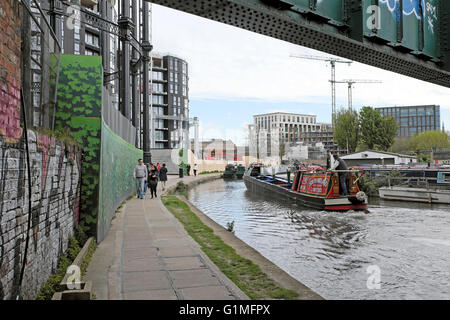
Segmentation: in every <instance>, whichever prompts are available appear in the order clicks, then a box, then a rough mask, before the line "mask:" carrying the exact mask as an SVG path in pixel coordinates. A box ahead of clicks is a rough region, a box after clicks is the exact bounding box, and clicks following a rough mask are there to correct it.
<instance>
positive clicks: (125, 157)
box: [55, 55, 143, 241]
mask: <svg viewBox="0 0 450 320" xmlns="http://www.w3.org/2000/svg"><path fill="white" fill-rule="evenodd" d="M102 86H103V73H102V60H101V58H100V57H92V56H76V55H62V56H61V64H60V78H59V85H58V108H57V110H56V115H55V126H56V129H58V128H69V129H70V131H71V133H72V135H73V137H74V138H75V139H76V140H77V142H78V143H79V145H80V146H81V148H82V150H83V158H82V166H81V199H80V226H81V227H82V228H83V230H84V231H85V232H86V233H87V234H88V235H90V236H97V240H99V241H101V240H102V239H103V238H104V237H105V235H106V234H107V232H108V230H109V227H110V224H111V220H112V218H113V217H114V215H115V212H116V209H117V208H118V207H119V205H120V204H121V202H122V201H123V200H125V199H127V198H128V197H129V196H130V195H132V194H133V193H134V191H135V184H134V179H133V169H134V166H135V165H136V163H137V159H139V158H142V157H143V154H142V150H139V149H136V148H135V147H134V146H133V145H131V144H129V143H127V142H126V141H124V140H123V139H122V138H120V137H119V136H117V135H116V134H114V133H113V132H112V131H111V129H110V128H109V127H108V126H107V124H106V123H105V122H104V121H103V120H102V114H101V112H102Z"/></svg>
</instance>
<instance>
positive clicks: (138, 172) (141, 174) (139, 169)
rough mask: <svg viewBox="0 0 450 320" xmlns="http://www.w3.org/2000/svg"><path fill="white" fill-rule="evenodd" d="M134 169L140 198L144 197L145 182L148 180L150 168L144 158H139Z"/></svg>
mask: <svg viewBox="0 0 450 320" xmlns="http://www.w3.org/2000/svg"><path fill="white" fill-rule="evenodd" d="M138 162H139V164H138V165H136V167H135V168H134V171H133V178H134V180H135V181H136V193H137V197H138V198H139V199H144V182H145V181H146V180H147V176H148V170H147V166H146V165H144V162H143V160H142V159H139V160H138Z"/></svg>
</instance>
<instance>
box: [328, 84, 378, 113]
mask: <svg viewBox="0 0 450 320" xmlns="http://www.w3.org/2000/svg"><path fill="white" fill-rule="evenodd" d="M330 82H331V81H330ZM334 83H346V84H347V85H348V109H349V110H351V109H352V108H353V93H352V91H353V85H354V84H355V83H383V81H380V80H353V79H345V80H341V81H334Z"/></svg>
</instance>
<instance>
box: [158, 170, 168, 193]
mask: <svg viewBox="0 0 450 320" xmlns="http://www.w3.org/2000/svg"><path fill="white" fill-rule="evenodd" d="M159 181H161V185H162V191H164V190H165V189H166V182H167V167H166V164H165V163H163V165H162V167H161V169H160V170H159Z"/></svg>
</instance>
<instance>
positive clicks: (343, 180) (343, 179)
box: [331, 153, 348, 196]
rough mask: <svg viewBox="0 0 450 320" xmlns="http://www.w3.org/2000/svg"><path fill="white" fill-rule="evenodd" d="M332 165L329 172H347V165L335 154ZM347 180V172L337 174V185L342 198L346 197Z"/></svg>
mask: <svg viewBox="0 0 450 320" xmlns="http://www.w3.org/2000/svg"><path fill="white" fill-rule="evenodd" d="M333 158H334V163H333V165H332V167H331V170H338V171H341V170H342V171H344V170H348V166H347V163H345V161H344V159H342V158H340V157H339V156H338V155H337V153H335V154H333ZM347 179H348V172H339V184H340V185H341V189H342V194H341V195H343V196H348V189H347Z"/></svg>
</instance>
